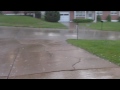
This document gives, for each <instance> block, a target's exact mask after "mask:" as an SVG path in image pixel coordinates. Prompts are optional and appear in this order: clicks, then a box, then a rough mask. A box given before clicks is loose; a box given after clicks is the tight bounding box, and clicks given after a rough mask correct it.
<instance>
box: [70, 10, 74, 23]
mask: <svg viewBox="0 0 120 90" xmlns="http://www.w3.org/2000/svg"><path fill="white" fill-rule="evenodd" d="M73 19H74V11H70V21H72V20H73Z"/></svg>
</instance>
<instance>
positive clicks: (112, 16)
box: [101, 11, 119, 20]
mask: <svg viewBox="0 0 120 90" xmlns="http://www.w3.org/2000/svg"><path fill="white" fill-rule="evenodd" d="M108 15H110V11H103V15H101V19H102V20H106V18H107V16H108ZM118 17H119V11H118V12H117V15H111V20H117V19H118Z"/></svg>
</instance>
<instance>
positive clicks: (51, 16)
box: [45, 11, 60, 22]
mask: <svg viewBox="0 0 120 90" xmlns="http://www.w3.org/2000/svg"><path fill="white" fill-rule="evenodd" d="M45 20H46V21H49V22H58V21H59V20H60V13H59V11H46V12H45Z"/></svg>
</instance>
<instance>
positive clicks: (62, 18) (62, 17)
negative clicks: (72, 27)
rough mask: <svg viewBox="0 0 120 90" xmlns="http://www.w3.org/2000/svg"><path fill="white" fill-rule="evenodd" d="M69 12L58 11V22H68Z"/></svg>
mask: <svg viewBox="0 0 120 90" xmlns="http://www.w3.org/2000/svg"><path fill="white" fill-rule="evenodd" d="M69 21H70V14H69V12H60V22H69Z"/></svg>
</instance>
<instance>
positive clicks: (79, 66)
mask: <svg viewBox="0 0 120 90" xmlns="http://www.w3.org/2000/svg"><path fill="white" fill-rule="evenodd" d="M80 32H81V33H82V34H81V33H80ZM80 32H79V35H80V36H79V38H80V37H82V38H87V39H93V38H92V35H94V33H92V32H93V31H88V32H87V31H86V33H87V34H86V36H85V34H84V35H83V33H85V31H83V32H82V31H80ZM75 33H76V31H75V30H51V29H47V30H44V29H37V28H36V29H33V28H15V27H0V79H114V78H120V68H119V66H117V65H115V64H113V63H111V62H108V61H107V60H103V59H101V58H99V57H96V56H94V55H92V54H90V53H88V52H87V51H85V50H83V49H81V48H77V47H74V46H72V45H70V44H68V43H67V42H66V41H65V40H66V39H68V38H72V39H75V38H76V34H75ZM88 33H89V35H88ZM95 33H96V34H97V35H95V36H94V38H95V37H98V38H96V39H119V38H120V37H119V33H115V32H113V33H110V32H108V33H109V34H106V36H105V37H104V38H103V36H104V35H103V36H101V38H99V37H100V35H101V34H100V33H102V32H99V33H98V32H97V31H95ZM105 33H107V32H105ZM109 35H112V38H109ZM107 36H108V37H107ZM88 37H91V38H88Z"/></svg>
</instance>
